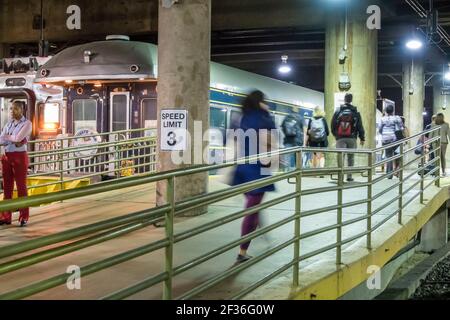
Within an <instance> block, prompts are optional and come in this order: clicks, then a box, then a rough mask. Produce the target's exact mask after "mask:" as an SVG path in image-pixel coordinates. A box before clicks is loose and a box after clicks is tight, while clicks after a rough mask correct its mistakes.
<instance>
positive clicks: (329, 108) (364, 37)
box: [325, 0, 378, 148]
mask: <svg viewBox="0 0 450 320" xmlns="http://www.w3.org/2000/svg"><path fill="white" fill-rule="evenodd" d="M373 4H376V1H369V0H360V1H349V2H348V14H347V17H348V23H347V35H346V32H345V30H346V23H345V7H344V5H343V4H342V3H339V4H335V5H334V8H330V10H329V12H328V17H327V26H326V39H325V111H326V114H327V120H328V122H329V123H330V121H331V118H332V116H333V113H334V111H335V107H336V106H335V94H336V93H345V92H346V91H345V90H341V89H340V88H339V76H340V75H341V73H343V72H346V73H348V74H349V77H350V82H351V88H350V89H349V90H348V92H351V93H352V94H353V104H354V105H355V106H356V107H358V111H359V112H360V113H361V116H362V119H363V124H364V128H365V131H366V145H365V147H366V148H374V147H375V145H376V142H375V129H376V98H377V62H378V61H377V60H378V31H377V30H376V29H374V30H370V29H369V28H367V25H366V22H367V18H368V15H367V13H366V11H367V8H368V7H369V6H370V5H373ZM346 38H347V50H346V55H347V58H346V60H345V63H344V64H340V63H339V53H340V52H341V51H342V50H343V48H344V44H345V39H346ZM330 146H331V147H334V146H335V141H334V138H333V137H331V139H330Z"/></svg>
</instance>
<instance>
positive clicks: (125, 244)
mask: <svg viewBox="0 0 450 320" xmlns="http://www.w3.org/2000/svg"><path fill="white" fill-rule="evenodd" d="M414 179H417V178H416V177H414ZM356 180H357V181H356V182H354V183H358V182H363V181H364V180H365V178H362V177H358V178H357V179H356ZM396 181H397V180H395V179H394V180H390V181H389V180H387V181H383V182H381V183H378V184H377V185H376V186H375V187H374V194H376V193H378V192H380V191H382V190H385V189H386V188H387V187H389V186H390V185H392V184H393V183H395V182H396ZM444 183H445V182H444ZM333 184H335V182H334V181H330V180H329V179H328V178H323V179H320V178H304V182H303V189H304V190H305V189H310V188H313V187H320V186H331V185H333ZM276 187H277V191H276V192H274V193H269V194H267V196H266V199H273V198H276V197H278V196H279V195H282V194H287V193H290V192H293V191H294V186H293V185H290V184H287V183H278V184H277V185H276ZM224 188H227V186H226V185H223V184H221V183H220V182H218V180H217V179H214V178H211V183H210V190H211V191H214V190H220V189H224ZM356 190H360V191H359V192H357V191H356ZM416 190H418V187H417V188H416V189H415V191H411V192H410V193H409V194H408V195H407V196H406V199H405V201H406V200H407V199H409V197H411V196H412V195H413V194H414V193H415V192H416ZM437 190H438V189H437V188H435V187H432V188H430V190H429V191H428V193H427V197H430V196H432V195H433V193H435V192H437ZM396 195H397V192H396V191H392V192H390V193H389V195H386V196H383V197H381V198H379V199H378V200H377V201H376V202H375V204H374V206H373V207H374V208H377V207H378V206H379V205H380V204H381V203H385V202H387V201H388V200H389V199H392V198H393V197H395V196H396ZM336 198H337V195H336V192H330V193H326V194H319V195H310V196H305V197H303V200H302V208H303V210H309V209H314V208H319V207H323V206H329V205H333V204H336ZM365 198H366V188H361V189H352V190H346V191H345V192H344V202H347V201H354V200H359V199H365ZM154 200H155V186H154V185H144V186H140V187H134V188H129V189H127V190H121V191H115V192H111V193H108V194H100V195H93V196H89V197H84V198H80V199H74V200H69V201H65V202H64V203H56V204H52V205H48V206H45V207H40V208H33V209H32V214H31V220H30V225H29V226H28V227H27V228H23V229H22V228H17V227H16V226H8V227H0V250H1V246H5V245H8V244H14V243H19V242H21V241H24V240H29V239H33V238H37V237H40V236H44V235H48V234H54V233H56V232H60V231H63V230H68V229H71V228H74V227H78V226H82V225H86V224H91V223H95V222H97V221H101V220H104V219H108V218H112V217H116V216H121V215H125V214H128V213H130V212H134V211H139V210H143V209H147V208H150V207H153V206H154V205H155V201H154ZM417 202H418V200H416V201H414V202H413V204H412V205H411V206H416V205H417ZM242 206H243V196H238V197H234V198H230V199H227V200H225V201H222V202H220V203H216V204H215V205H211V206H210V207H209V212H208V213H207V214H205V215H202V216H198V217H192V218H177V219H176V222H175V233H179V232H182V231H185V230H188V229H191V228H194V227H196V226H199V225H202V224H204V223H206V222H208V221H212V220H215V219H218V218H220V217H224V216H226V215H227V214H229V213H232V212H236V211H238V210H241V209H242ZM396 206H397V204H396V203H394V204H393V205H392V206H390V207H388V208H386V209H385V210H383V211H382V212H380V213H379V214H377V215H376V216H374V217H373V224H376V223H377V222H379V221H381V220H382V219H383V218H384V217H386V215H388V214H389V213H391V212H393V210H395V209H396ZM293 208H294V202H293V201H288V202H285V203H282V204H279V205H276V206H274V207H272V208H270V209H267V210H264V211H263V212H262V217H261V219H262V224H263V225H268V224H272V223H274V222H276V221H279V220H280V219H283V218H286V217H288V216H289V215H292V214H293ZM365 213H366V205H365V204H364V205H360V206H354V207H351V208H346V209H344V215H343V219H344V221H346V220H348V219H353V218H356V217H358V216H361V215H364V214H365ZM412 217H413V214H411V213H408V214H405V219H406V220H407V219H410V218H412ZM241 220H242V219H238V220H236V221H233V222H231V223H228V224H225V225H222V226H221V227H219V228H216V229H213V230H211V231H208V232H205V233H202V234H200V235H198V236H195V237H192V238H190V239H187V240H184V241H182V242H180V243H177V244H176V245H175V248H174V257H175V259H174V264H175V266H178V265H180V264H182V263H185V262H188V261H190V260H195V258H196V257H198V256H200V255H202V254H205V253H207V252H209V251H212V250H214V249H215V248H218V247H220V246H222V245H225V244H227V243H229V242H231V241H233V240H236V239H238V238H239V236H240V224H241ZM395 221H396V217H394V218H393V219H391V220H390V222H392V223H394V224H396V222H395ZM334 223H336V211H330V212H326V213H322V214H318V215H315V216H310V217H305V218H302V220H301V232H308V231H311V230H314V229H317V228H321V227H324V226H327V225H331V224H334ZM365 229H366V221H361V222H358V223H355V224H353V225H351V226H346V227H344V228H343V235H342V237H343V239H346V238H349V237H351V236H352V235H355V234H358V233H360V232H362V231H364V230H365ZM293 232H294V225H293V223H289V224H287V225H284V226H282V227H280V228H278V229H275V230H273V231H271V232H270V233H269V234H268V235H267V236H266V237H261V238H258V239H256V240H254V241H253V242H252V244H251V246H250V249H249V254H251V255H254V256H257V255H259V254H261V253H264V252H265V251H266V250H267V249H268V248H271V247H274V246H275V245H276V244H279V243H282V242H283V241H286V240H288V239H290V238H292V236H293ZM377 232H382V233H383V232H386V230H385V229H384V228H381V229H379V230H378V231H377ZM384 236H385V237H389V232H386V234H385V235H384ZM162 238H164V228H155V227H154V226H151V227H147V228H144V229H141V230H139V231H135V232H133V233H130V234H128V235H125V236H123V237H121V238H118V239H114V240H110V241H108V242H105V243H102V244H99V245H95V246H92V247H88V248H85V249H83V250H80V251H78V252H75V253H71V254H67V255H65V256H62V257H59V258H55V259H52V260H51V261H46V262H43V263H39V264H37V265H34V266H32V267H29V268H27V269H25V270H18V271H15V272H11V273H8V274H5V275H2V276H0V293H4V292H8V291H10V290H12V289H14V288H20V287H23V286H25V285H28V284H30V283H33V282H36V281H38V280H41V279H45V278H48V277H51V276H54V275H57V274H62V273H65V272H66V270H67V267H68V266H70V265H78V266H84V265H87V264H90V263H93V262H95V261H98V260H101V259H104V258H108V257H110V256H113V255H115V254H118V253H121V252H124V251H126V250H130V249H133V248H136V247H139V246H141V245H144V244H149V243H151V242H153V241H157V240H160V239H162ZM335 241H336V231H335V230H333V231H329V232H326V233H323V234H321V235H317V236H314V237H311V238H308V239H305V240H302V241H301V255H303V254H307V253H308V252H311V251H314V250H316V249H318V248H321V247H325V246H327V245H329V244H332V243H334V242H335ZM356 243H357V240H356V241H353V242H351V243H348V244H346V245H345V247H344V250H347V251H351V252H354V253H355V256H357V255H364V254H365V252H366V250H365V249H364V247H361V246H360V245H357V244H356ZM374 245H377V244H376V243H374ZM237 251H238V249H237V248H236V249H235V250H230V251H228V252H226V253H224V254H222V255H220V256H218V257H216V258H213V259H212V260H210V261H208V262H205V263H203V264H201V265H199V266H197V267H195V268H194V269H192V270H190V271H187V272H185V273H183V274H181V275H179V276H176V277H175V278H174V282H173V287H174V297H177V296H180V295H182V294H183V293H185V292H186V291H188V290H189V289H191V288H193V287H194V286H196V285H199V284H201V283H202V282H204V281H206V280H208V279H210V278H211V277H213V276H215V275H217V274H218V273H220V272H222V271H225V270H227V269H229V268H230V267H231V266H232V265H233V263H234V260H235V258H236V255H237ZM335 254H336V253H335V250H330V251H328V252H326V253H323V254H320V255H318V256H315V257H313V258H310V259H308V260H305V261H303V262H302V263H301V264H300V266H301V270H303V272H302V273H301V284H302V285H305V284H307V283H309V282H311V281H313V279H315V278H317V277H318V276H323V275H325V274H327V272H332V271H334V270H335V268H336V266H335V265H334V264H333V263H330V267H329V269H328V270H324V269H322V268H321V269H320V270H315V269H314V265H315V264H317V263H318V262H321V261H324V260H329V261H331V262H333V261H334V259H335ZM292 257H293V246H290V247H287V248H285V249H284V250H280V251H279V252H277V253H276V254H274V255H273V256H271V257H269V258H267V259H265V260H263V261H261V262H260V263H258V264H256V265H255V266H252V267H250V268H249V269H246V270H245V271H243V272H240V273H239V274H237V275H236V276H233V277H231V278H228V279H227V280H226V281H223V282H222V283H220V284H219V285H216V286H215V287H214V288H212V289H209V290H207V291H206V292H204V293H202V294H200V295H199V296H198V298H202V299H227V298H228V297H230V296H231V295H233V293H236V292H238V291H239V290H241V289H244V288H246V287H248V286H249V285H251V284H253V283H254V282H256V281H258V280H260V279H261V278H263V277H264V276H266V275H268V274H269V273H271V272H273V271H275V270H276V269H277V268H279V267H281V266H282V265H284V264H285V263H286V262H288V261H290V260H291V259H292ZM345 259H346V258H345V257H344V261H343V262H344V263H346V261H345ZM10 260H11V258H7V259H3V260H0V263H4V262H6V261H10ZM163 271H164V251H163V250H159V251H156V252H153V253H151V254H147V255H144V256H141V257H139V258H136V259H133V260H131V261H128V262H125V263H122V264H119V265H116V266H114V267H112V268H109V269H106V270H104V271H101V272H98V273H95V274H93V275H88V276H86V277H83V278H82V280H81V290H68V289H67V287H66V286H65V285H64V286H59V287H56V288H54V289H51V290H48V291H46V292H44V293H40V294H36V295H34V296H32V297H30V298H31V299H98V298H101V297H103V296H105V295H108V294H110V293H112V292H115V291H117V290H120V289H123V288H125V287H128V286H130V285H132V284H134V283H136V282H139V281H141V280H143V279H145V278H147V277H151V276H154V275H156V274H158V273H160V272H163ZM291 275H292V271H290V270H288V271H286V272H285V273H283V274H282V275H281V276H280V277H278V278H277V279H274V280H272V281H271V282H270V283H269V284H267V285H265V286H264V287H263V288H261V289H258V290H257V291H255V292H254V293H252V294H250V295H248V296H247V298H252V299H286V298H287V297H288V296H289V293H290V284H291ZM161 297H162V285H157V286H154V287H152V288H149V289H147V290H145V291H142V292H141V293H138V294H136V295H134V296H132V297H130V298H132V299H161Z"/></svg>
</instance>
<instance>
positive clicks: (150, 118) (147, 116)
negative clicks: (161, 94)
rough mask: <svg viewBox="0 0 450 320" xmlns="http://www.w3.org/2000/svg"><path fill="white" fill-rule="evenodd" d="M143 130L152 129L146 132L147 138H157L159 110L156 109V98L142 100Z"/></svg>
mask: <svg viewBox="0 0 450 320" xmlns="http://www.w3.org/2000/svg"><path fill="white" fill-rule="evenodd" d="M140 113H141V128H146V129H150V130H148V131H145V135H146V136H156V131H157V128H158V120H157V116H158V109H157V107H156V98H144V99H142V100H141V106H140Z"/></svg>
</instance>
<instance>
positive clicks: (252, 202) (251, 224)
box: [241, 192, 264, 250]
mask: <svg viewBox="0 0 450 320" xmlns="http://www.w3.org/2000/svg"><path fill="white" fill-rule="evenodd" d="M263 197H264V192H262V193H257V194H246V195H245V198H246V199H247V201H246V203H245V208H246V209H247V208H250V207H254V206H257V205H258V204H260V203H261V201H262V199H263ZM258 224H259V212H255V213H252V214H251V215H248V216H246V217H245V218H244V221H242V228H241V236H242V237H243V236H245V235H247V234H249V233H251V232H253V231H255V230H256V228H257V227H258ZM249 246H250V241H248V242H245V243H242V244H241V250H247V249H248V247H249Z"/></svg>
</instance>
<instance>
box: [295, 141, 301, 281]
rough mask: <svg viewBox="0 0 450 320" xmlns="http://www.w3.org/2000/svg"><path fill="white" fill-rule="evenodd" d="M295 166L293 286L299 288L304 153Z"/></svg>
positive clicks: (296, 157) (297, 153)
mask: <svg viewBox="0 0 450 320" xmlns="http://www.w3.org/2000/svg"><path fill="white" fill-rule="evenodd" d="M295 164H296V170H297V174H296V176H295V180H296V181H295V192H296V194H297V195H296V196H295V230H294V232H295V238H296V239H297V240H296V241H295V242H294V261H295V264H294V270H293V273H294V274H293V286H294V288H295V287H298V284H299V268H300V267H299V264H300V261H299V257H300V213H301V199H302V195H301V191H302V166H303V161H302V151H301V150H300V151H297V152H296V153H295Z"/></svg>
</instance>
